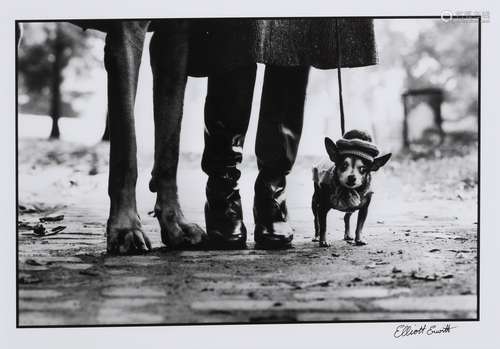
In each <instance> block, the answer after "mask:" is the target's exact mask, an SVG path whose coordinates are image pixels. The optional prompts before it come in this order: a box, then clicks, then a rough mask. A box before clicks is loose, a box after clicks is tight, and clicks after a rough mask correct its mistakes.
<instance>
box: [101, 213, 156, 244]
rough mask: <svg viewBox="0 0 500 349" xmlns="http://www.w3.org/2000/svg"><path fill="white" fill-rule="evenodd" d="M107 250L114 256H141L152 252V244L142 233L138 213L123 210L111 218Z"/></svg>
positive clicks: (108, 225) (107, 230)
mask: <svg viewBox="0 0 500 349" xmlns="http://www.w3.org/2000/svg"><path fill="white" fill-rule="evenodd" d="M106 248H107V251H108V253H112V254H141V253H145V252H148V251H149V250H151V242H150V240H149V238H148V237H147V235H146V234H145V233H144V232H143V231H142V228H141V221H140V219H139V215H138V214H137V212H135V211H134V210H130V211H126V210H125V211H123V210H122V211H120V212H118V213H116V214H114V215H111V216H110V217H109V219H108V224H107V226H106Z"/></svg>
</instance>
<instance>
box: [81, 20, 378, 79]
mask: <svg viewBox="0 0 500 349" xmlns="http://www.w3.org/2000/svg"><path fill="white" fill-rule="evenodd" d="M186 21H189V26H188V27H189V31H190V45H189V50H190V52H189V65H188V66H189V68H188V71H189V75H192V76H207V75H210V74H216V73H218V72H224V71H229V70H232V69H234V68H236V67H238V66H241V65H247V64H253V63H264V64H271V65H278V66H313V67H316V68H320V69H334V68H337V57H338V47H337V41H338V42H339V43H340V51H341V55H340V57H341V67H361V66H367V65H373V64H376V63H377V53H376V46H375V35H374V30H373V20H372V19H369V18H339V19H336V18H281V19H252V18H250V19H248V18H224V19H189V20H186ZM73 23H74V24H77V25H79V26H81V27H83V28H85V29H87V28H92V29H98V30H101V31H106V30H107V27H108V26H109V23H110V21H105V20H104V21H73ZM156 25H161V21H156V22H152V24H151V26H150V30H155V26H156ZM172 27H174V26H172ZM131 28H132V29H131V30H135V29H134V27H133V26H132V27H131ZM167 32H168V31H167Z"/></svg>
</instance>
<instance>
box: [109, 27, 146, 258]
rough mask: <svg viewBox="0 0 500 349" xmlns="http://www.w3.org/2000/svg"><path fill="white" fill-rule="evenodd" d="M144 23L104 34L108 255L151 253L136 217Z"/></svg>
mask: <svg viewBox="0 0 500 349" xmlns="http://www.w3.org/2000/svg"><path fill="white" fill-rule="evenodd" d="M148 24H149V23H148V21H111V22H110V23H109V26H108V30H107V35H106V45H105V48H104V65H105V67H106V71H107V73H108V111H109V127H110V161H109V183H108V194H109V197H110V201H111V207H110V214H109V219H108V224H107V228H106V231H107V250H108V252H110V253H136V252H144V251H147V250H148V249H150V248H151V244H150V242H149V239H148V238H147V236H146V235H145V234H144V233H143V231H142V228H141V221H140V218H139V215H138V213H137V206H136V198H135V185H136V182H137V159H136V152H137V146H136V140H135V129H134V103H135V95H136V90H137V78H138V75H139V66H140V62H141V55H142V47H143V43H144V38H145V35H146V30H147V26H148Z"/></svg>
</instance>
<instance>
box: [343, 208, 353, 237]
mask: <svg viewBox="0 0 500 349" xmlns="http://www.w3.org/2000/svg"><path fill="white" fill-rule="evenodd" d="M351 215H352V213H351V212H348V213H346V214H345V215H344V227H345V231H344V240H345V241H352V236H351V227H350V225H351Z"/></svg>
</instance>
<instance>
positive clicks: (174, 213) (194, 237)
mask: <svg viewBox="0 0 500 349" xmlns="http://www.w3.org/2000/svg"><path fill="white" fill-rule="evenodd" d="M155 215H156V217H157V218H158V222H159V223H160V228H161V241H162V242H163V243H164V244H165V245H166V246H167V247H168V248H171V249H178V250H181V249H197V248H201V247H203V246H204V244H205V243H206V241H207V234H206V232H205V231H204V230H203V229H202V228H201V227H200V226H198V225H196V224H194V223H188V222H186V221H185V220H184V217H183V215H182V212H181V211H180V210H170V209H169V210H160V209H158V208H155Z"/></svg>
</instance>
